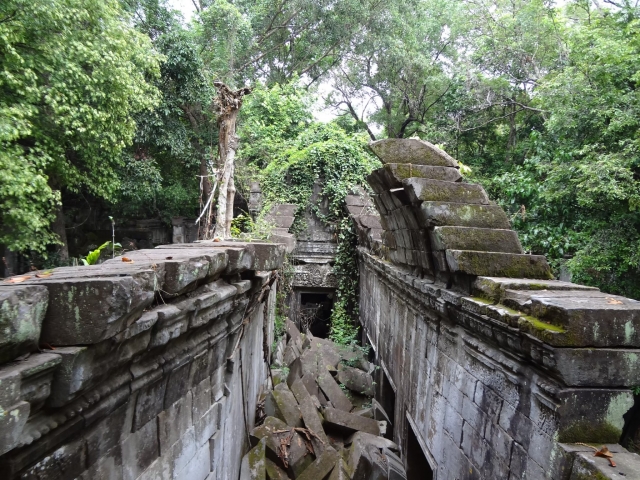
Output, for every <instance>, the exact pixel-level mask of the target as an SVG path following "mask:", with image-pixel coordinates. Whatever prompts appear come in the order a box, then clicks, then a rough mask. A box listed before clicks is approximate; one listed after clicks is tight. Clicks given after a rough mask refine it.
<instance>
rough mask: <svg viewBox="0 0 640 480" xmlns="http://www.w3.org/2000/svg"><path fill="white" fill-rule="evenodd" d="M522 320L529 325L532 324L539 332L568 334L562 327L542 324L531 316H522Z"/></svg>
mask: <svg viewBox="0 0 640 480" xmlns="http://www.w3.org/2000/svg"><path fill="white" fill-rule="evenodd" d="M521 318H522V319H523V320H526V321H527V322H529V324H531V326H533V328H535V329H537V330H549V331H552V332H556V333H566V332H567V331H566V330H565V329H564V328H562V327H559V326H557V325H552V324H551V323H546V322H542V321H540V320H538V319H537V318H536V317H532V316H531V315H521Z"/></svg>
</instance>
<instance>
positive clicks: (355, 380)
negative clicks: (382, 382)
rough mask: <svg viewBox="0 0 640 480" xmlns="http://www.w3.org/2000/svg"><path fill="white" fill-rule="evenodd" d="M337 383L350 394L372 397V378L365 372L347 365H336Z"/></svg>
mask: <svg viewBox="0 0 640 480" xmlns="http://www.w3.org/2000/svg"><path fill="white" fill-rule="evenodd" d="M337 378H338V381H339V382H340V383H341V384H343V385H344V386H345V387H347V388H348V389H349V390H351V391H352V392H356V393H358V394H361V395H367V396H369V397H372V396H373V394H374V392H373V378H371V375H369V374H368V373H367V372H363V371H362V370H360V369H358V368H353V367H349V366H348V365H344V364H342V363H341V364H340V365H338V376H337Z"/></svg>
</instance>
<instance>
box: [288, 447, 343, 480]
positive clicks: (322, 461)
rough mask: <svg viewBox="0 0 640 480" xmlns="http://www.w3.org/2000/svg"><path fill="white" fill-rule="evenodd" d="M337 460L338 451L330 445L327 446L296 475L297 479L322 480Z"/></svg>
mask: <svg viewBox="0 0 640 480" xmlns="http://www.w3.org/2000/svg"><path fill="white" fill-rule="evenodd" d="M337 460H338V452H336V451H335V450H334V449H333V448H331V447H327V448H326V449H325V451H324V452H323V453H322V455H320V456H319V457H318V458H317V459H316V460H315V461H314V462H313V463H312V464H311V465H309V466H308V467H307V468H306V470H305V471H304V472H302V474H301V475H300V476H298V477H297V480H324V479H325V477H327V476H328V475H329V474H330V473H331V470H333V467H334V466H335V463H336V461H337Z"/></svg>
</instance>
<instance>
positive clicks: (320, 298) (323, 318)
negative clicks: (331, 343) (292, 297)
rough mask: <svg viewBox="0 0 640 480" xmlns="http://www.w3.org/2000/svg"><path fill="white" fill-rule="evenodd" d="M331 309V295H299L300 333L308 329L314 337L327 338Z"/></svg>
mask: <svg viewBox="0 0 640 480" xmlns="http://www.w3.org/2000/svg"><path fill="white" fill-rule="evenodd" d="M332 309H333V295H332V294H331V293H301V294H300V312H299V314H298V318H299V323H300V329H301V331H303V332H304V331H306V330H307V329H308V330H309V331H310V332H311V334H312V335H313V336H314V337H319V338H327V337H328V336H329V331H330V329H331V310H332Z"/></svg>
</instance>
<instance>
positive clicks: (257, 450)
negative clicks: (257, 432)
mask: <svg viewBox="0 0 640 480" xmlns="http://www.w3.org/2000/svg"><path fill="white" fill-rule="evenodd" d="M266 445H267V443H266V440H265V439H262V440H260V441H259V442H258V444H257V445H256V446H255V447H253V448H252V449H251V450H249V453H247V454H246V455H245V456H244V457H242V465H241V467H240V480H267V463H266V456H265V453H266V449H267V447H266Z"/></svg>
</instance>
